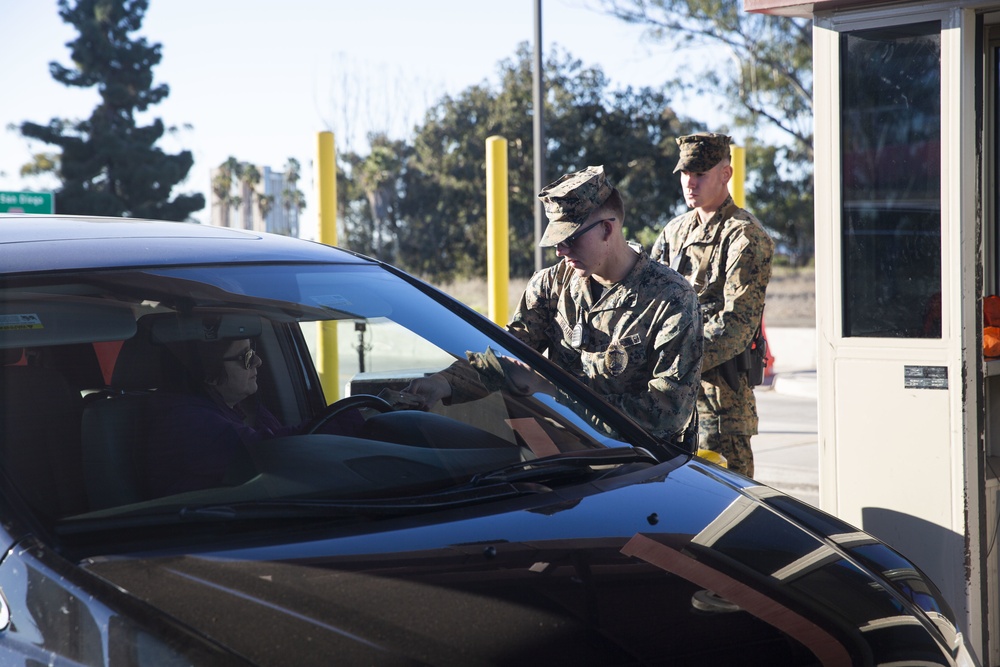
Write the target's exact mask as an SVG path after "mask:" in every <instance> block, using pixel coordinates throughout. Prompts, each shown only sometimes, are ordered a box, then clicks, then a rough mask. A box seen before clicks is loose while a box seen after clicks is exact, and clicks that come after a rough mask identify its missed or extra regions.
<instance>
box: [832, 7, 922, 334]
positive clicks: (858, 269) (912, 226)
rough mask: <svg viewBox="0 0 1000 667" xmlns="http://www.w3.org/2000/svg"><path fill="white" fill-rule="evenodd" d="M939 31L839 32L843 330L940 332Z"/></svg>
mask: <svg viewBox="0 0 1000 667" xmlns="http://www.w3.org/2000/svg"><path fill="white" fill-rule="evenodd" d="M940 31H941V26H940V24H939V23H937V22H932V23H920V24H915V25H907V26H895V27H889V28H879V29H877V30H864V31H859V32H852V33H847V34H844V35H843V37H842V38H841V39H842V41H841V59H842V61H841V73H842V74H841V78H842V82H841V91H842V105H843V106H842V110H841V111H842V113H841V118H842V120H841V122H842V127H841V134H842V137H843V138H842V141H843V146H842V154H843V166H842V169H843V172H842V174H841V177H842V187H843V210H842V224H843V231H842V234H843V267H844V268H843V271H844V276H843V277H844V294H843V297H844V309H843V310H844V336H866V337H874V338H940V337H941V37H940Z"/></svg>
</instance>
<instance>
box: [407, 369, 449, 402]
mask: <svg viewBox="0 0 1000 667" xmlns="http://www.w3.org/2000/svg"><path fill="white" fill-rule="evenodd" d="M403 393H404V394H407V395H408V397H412V398H414V399H416V400H417V401H419V405H417V406H415V407H418V408H420V409H421V410H428V409H430V408H432V407H434V406H435V405H436V404H437V403H438V401H441V400H442V399H445V398H448V397H449V396H451V385H450V384H449V383H448V380H446V379H445V378H444V377H442V376H441V375H428V376H427V377H422V378H417V379H416V380H414V381H413V382H411V383H410V384H409V385H407V386H406V388H405V389H403Z"/></svg>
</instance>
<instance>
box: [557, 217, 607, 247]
mask: <svg viewBox="0 0 1000 667" xmlns="http://www.w3.org/2000/svg"><path fill="white" fill-rule="evenodd" d="M614 220H615V219H614V218H605V219H603V220H598V221H597V222H592V223H590V224H589V225H587V226H586V227H584V228H583V229H581V230H580V231H578V232H577V233H576V234H573V235H572V236H567V237H566V238H564V239H563V240H562V241H560V242H559V243H557V244H556V245H557V246H560V245H561V246H563V247H564V248H572V247H573V244H574V243H576V242H577V241H579V240H580V237H581V236H583V235H584V234H586V233H587V232H589V231H590V230H591V229H593V228H594V227H596V226H597V225H599V224H601V223H602V222H614Z"/></svg>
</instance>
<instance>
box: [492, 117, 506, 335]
mask: <svg viewBox="0 0 1000 667" xmlns="http://www.w3.org/2000/svg"><path fill="white" fill-rule="evenodd" d="M508 227H509V222H508V212H507V140H506V139H504V138H503V137H488V138H487V139H486V248H487V249H486V257H487V259H486V275H487V283H488V288H487V289H488V291H489V295H488V304H489V318H490V319H491V320H493V321H494V322H495V323H496V324H499V325H500V326H506V325H507V310H508V301H509V296H508V293H509V289H510V288H509V287H508V284H509V283H510V242H509V241H508V238H507V230H508Z"/></svg>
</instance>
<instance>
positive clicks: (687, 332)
mask: <svg viewBox="0 0 1000 667" xmlns="http://www.w3.org/2000/svg"><path fill="white" fill-rule="evenodd" d="M675 286H676V289H673V290H672V293H671V294H670V296H669V298H666V299H664V300H663V301H662V302H661V304H660V305H659V306H658V307H659V308H663V309H665V310H666V312H665V313H664V315H663V317H662V320H661V321H662V324H661V326H660V327H659V330H658V331H656V332H655V338H654V343H653V351H654V353H655V354H656V355H657V356H656V360H655V362H654V363H653V365H652V377H650V378H649V379H648V381H647V383H646V385H645V387H643V389H642V390H640V391H637V392H634V393H623V394H612V395H605V397H604V398H605V400H607V401H608V402H609V403H611V404H613V405H615V406H617V407H619V408H621V409H622V410H623V411H624V412H625V413H626V414H629V415H631V416H632V418H633V419H635V420H636V421H637V422H639V423H640V424H642V425H643V426H644V427H646V429H648V430H649V431H650V432H651V433H653V434H654V435H656V436H657V437H660V438H665V439H669V438H673V437H675V436H676V435H678V434H680V433H681V432H682V431H683V430H684V427H685V426H686V425H687V423H688V420H689V419H690V417H691V414H692V413H693V412H694V408H695V401H696V400H697V398H698V391H699V388H700V386H701V362H702V317H701V309H700V308H699V306H698V296H697V294H695V292H694V290H693V289H692V288H691V286H690V285H689V284H688V283H687V281H686V280H684V279H683V278H680V277H678V280H677V281H676V283H675Z"/></svg>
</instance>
